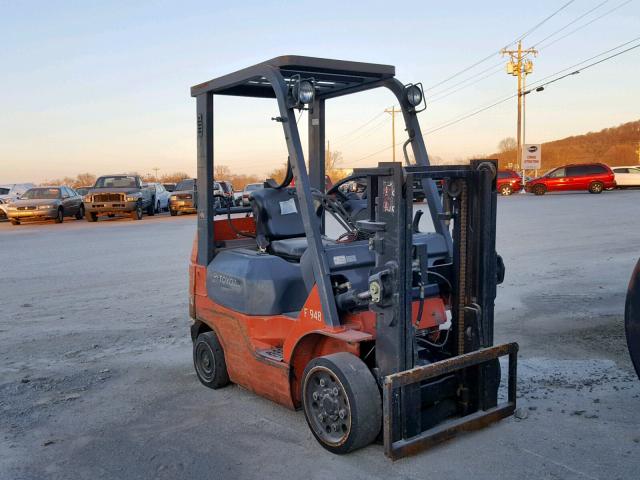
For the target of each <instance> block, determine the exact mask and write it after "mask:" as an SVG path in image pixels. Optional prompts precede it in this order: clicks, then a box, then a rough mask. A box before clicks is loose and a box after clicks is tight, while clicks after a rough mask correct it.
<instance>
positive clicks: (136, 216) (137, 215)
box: [131, 204, 142, 220]
mask: <svg viewBox="0 0 640 480" xmlns="http://www.w3.org/2000/svg"><path fill="white" fill-rule="evenodd" d="M131 219H132V220H142V205H140V204H138V205H137V206H136V209H135V210H133V211H132V212H131Z"/></svg>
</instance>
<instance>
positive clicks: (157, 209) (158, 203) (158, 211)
mask: <svg viewBox="0 0 640 480" xmlns="http://www.w3.org/2000/svg"><path fill="white" fill-rule="evenodd" d="M160 211H161V210H160V202H156V213H160Z"/></svg>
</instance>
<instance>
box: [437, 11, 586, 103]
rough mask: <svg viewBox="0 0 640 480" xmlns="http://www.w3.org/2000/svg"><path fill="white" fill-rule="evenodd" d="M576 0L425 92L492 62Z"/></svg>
mask: <svg viewBox="0 0 640 480" xmlns="http://www.w3.org/2000/svg"><path fill="white" fill-rule="evenodd" d="M574 1H575V0H569V1H568V2H566V3H565V4H564V5H562V6H561V7H560V8H558V9H557V10H556V11H555V12H553V13H552V14H551V15H549V16H547V17H546V18H544V19H543V20H541V21H540V22H538V23H537V24H536V25H534V26H533V27H532V28H530V29H529V30H527V31H526V32H525V33H524V34H522V35H520V36H519V37H517V38H516V39H514V40H513V41H511V42H509V43H508V44H506V45H505V46H504V47H502V48H500V49H499V50H497V51H495V52H492V53H491V54H490V55H487V56H486V57H484V58H482V59H481V60H478V61H477V62H475V63H473V64H472V65H470V66H468V67H466V68H464V69H462V70H460V71H459V72H456V73H454V74H453V75H451V76H449V77H447V78H445V79H444V80H441V81H440V82H438V83H436V84H434V85H431V86H430V87H427V88H425V91H429V90H433V89H434V88H436V87H439V86H440V85H442V84H444V83H446V82H448V81H449V80H452V79H454V78H456V77H458V76H459V75H461V74H463V73H464V72H466V71H467V70H471V69H472V68H475V67H477V66H478V65H481V64H483V63H484V62H486V61H487V60H490V59H491V58H493V57H495V56H496V55H499V54H500V52H501V51H502V49H504V48H508V47H510V46H511V45H513V44H514V43H517V42H518V41H520V40H523V39H524V38H526V37H527V36H529V35H530V34H531V33H532V32H534V31H535V30H537V29H538V28H540V27H541V26H542V25H544V24H545V23H546V22H548V21H549V20H550V19H552V18H553V17H555V16H556V15H557V14H558V13H560V12H561V11H562V10H564V9H565V8H567V7H568V6H569V5H571V4H572V3H573V2H574Z"/></svg>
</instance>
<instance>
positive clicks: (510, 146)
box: [498, 137, 518, 153]
mask: <svg viewBox="0 0 640 480" xmlns="http://www.w3.org/2000/svg"><path fill="white" fill-rule="evenodd" d="M516 148H518V142H516V139H515V138H513V137H507V138H503V139H502V140H500V143H498V151H499V152H500V153H505V152H511V151H513V150H515V149H516Z"/></svg>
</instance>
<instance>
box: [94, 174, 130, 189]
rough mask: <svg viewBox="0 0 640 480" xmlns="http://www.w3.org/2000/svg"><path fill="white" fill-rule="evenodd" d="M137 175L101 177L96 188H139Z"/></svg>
mask: <svg viewBox="0 0 640 480" xmlns="http://www.w3.org/2000/svg"><path fill="white" fill-rule="evenodd" d="M137 186H138V184H137V183H136V177H130V176H122V175H120V176H117V177H100V178H99V179H98V180H97V181H96V186H95V188H137Z"/></svg>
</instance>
